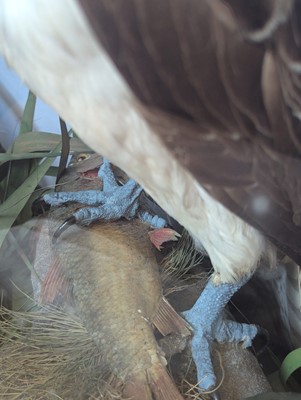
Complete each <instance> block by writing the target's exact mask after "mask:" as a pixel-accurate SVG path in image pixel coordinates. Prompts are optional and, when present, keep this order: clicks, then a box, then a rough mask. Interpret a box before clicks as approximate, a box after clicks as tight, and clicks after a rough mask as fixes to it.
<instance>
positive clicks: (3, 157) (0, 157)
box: [0, 152, 61, 165]
mask: <svg viewBox="0 0 301 400" xmlns="http://www.w3.org/2000/svg"><path fill="white" fill-rule="evenodd" d="M60 154H61V153H60V152H57V153H56V154H53V155H52V156H51V157H58V156H60ZM44 157H50V156H49V153H48V152H43V153H20V154H14V153H4V154H0V165H1V164H3V163H5V162H7V161H15V160H27V159H32V158H44Z"/></svg>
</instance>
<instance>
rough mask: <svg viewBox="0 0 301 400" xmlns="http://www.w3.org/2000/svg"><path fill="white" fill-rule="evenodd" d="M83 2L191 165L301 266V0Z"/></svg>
mask: <svg viewBox="0 0 301 400" xmlns="http://www.w3.org/2000/svg"><path fill="white" fill-rule="evenodd" d="M78 1H79V3H80V4H81V6H82V8H83V10H84V11H85V14H86V15H87V17H88V19H89V21H90V23H91V25H92V27H93V28H94V32H95V33H96V35H97V37H98V39H99V40H100V42H101V44H102V45H103V46H104V47H105V49H106V50H107V52H108V53H109V55H110V56H111V58H112V60H113V61H114V63H115V64H116V66H117V68H118V69H119V71H120V72H121V73H122V75H123V77H124V78H125V79H126V81H127V82H128V84H129V85H130V87H131V89H132V90H133V92H134V93H135V95H136V96H137V97H138V99H139V100H140V101H141V102H142V104H143V105H144V106H145V107H144V108H143V111H142V112H143V113H144V116H145V118H146V119H147V121H148V122H149V124H150V125H151V126H152V127H155V129H154V131H155V132H157V133H158V134H159V135H160V137H161V140H163V141H164V143H165V144H166V146H167V147H168V148H169V149H170V150H171V151H172V152H173V153H174V155H175V156H176V157H177V159H178V160H179V161H180V162H181V163H182V165H183V166H184V167H185V168H187V169H188V170H189V171H190V172H191V173H192V174H193V175H194V177H195V178H197V179H198V181H199V182H200V183H201V185H202V186H203V187H205V188H206V189H207V190H208V192H209V193H210V194H212V195H213V196H214V197H215V198H216V199H218V200H220V201H221V202H222V203H223V204H224V205H226V206H227V207H228V208H229V209H230V210H231V211H233V212H234V213H236V214H238V215H239V216H240V217H242V218H243V219H244V220H246V221H247V222H249V223H250V224H252V225H253V226H255V227H256V228H258V229H259V230H261V231H262V232H264V233H265V234H266V235H267V237H269V238H270V239H271V240H272V241H273V242H274V243H276V244H277V245H278V246H280V248H282V250H284V251H285V252H286V253H288V254H289V255H290V256H291V257H292V258H294V259H295V260H296V261H297V262H298V263H301V240H300V238H301V201H300V199H301V125H300V115H301V79H300V73H301V49H300V46H301V22H300V21H301V2H300V1H298V0H296V1H293V0H232V1H230V0H229V1H221V0H207V1H205V0H203V1H201V0H185V1H183V0H166V1H162V0H152V1H148V0H127V1H126V2H121V1H118V0H78Z"/></svg>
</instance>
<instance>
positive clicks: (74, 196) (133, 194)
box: [43, 159, 166, 228]
mask: <svg viewBox="0 0 301 400" xmlns="http://www.w3.org/2000/svg"><path fill="white" fill-rule="evenodd" d="M98 177H99V178H100V179H101V180H102V182H103V190H102V191H101V190H84V191H79V192H55V193H49V194H45V195H44V196H43V200H44V201H45V202H46V203H48V204H50V205H51V206H59V205H61V204H64V203H67V202H70V201H74V202H78V203H81V204H85V205H89V206H91V207H83V208H81V209H79V210H77V211H76V212H74V214H73V216H74V217H75V220H76V221H77V222H80V223H81V224H83V225H88V224H90V223H91V222H93V221H96V220H99V219H102V220H106V221H115V220H118V219H120V218H126V219H128V220H131V219H133V218H135V217H136V216H138V217H139V218H140V219H141V220H142V221H144V222H146V223H148V224H150V225H151V226H153V227H155V228H162V227H164V226H165V224H166V222H165V220H164V219H163V218H160V217H158V216H153V215H151V214H149V213H148V212H145V211H144V212H142V211H139V212H138V208H139V196H140V194H141V192H142V190H143V189H142V187H141V186H140V185H139V184H138V183H136V182H135V181H134V180H133V179H129V180H128V181H127V182H126V183H125V184H124V185H123V186H120V185H119V184H118V183H117V181H116V179H115V176H114V174H113V172H112V169H111V167H110V163H109V161H108V160H106V159H104V162H103V164H102V166H101V167H100V169H99V172H98Z"/></svg>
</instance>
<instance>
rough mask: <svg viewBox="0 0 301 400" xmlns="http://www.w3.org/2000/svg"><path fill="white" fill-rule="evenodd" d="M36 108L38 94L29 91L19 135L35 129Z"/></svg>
mask: <svg viewBox="0 0 301 400" xmlns="http://www.w3.org/2000/svg"><path fill="white" fill-rule="evenodd" d="M35 108H36V96H35V95H34V94H33V93H32V92H29V93H28V97H27V101H26V104H25V108H24V112H23V115H22V118H21V122H20V130H19V135H23V134H24V133H26V132H31V131H32V130H33V121H34V112H35Z"/></svg>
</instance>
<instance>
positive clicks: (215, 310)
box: [183, 276, 258, 392]
mask: <svg viewBox="0 0 301 400" xmlns="http://www.w3.org/2000/svg"><path fill="white" fill-rule="evenodd" d="M249 278H250V276H247V277H244V278H243V279H242V280H241V281H240V282H237V283H221V284H219V285H216V284H214V283H213V282H212V279H211V280H210V281H209V282H208V283H207V285H206V287H205V289H204V290H203V292H202V294H201V295H200V297H199V298H198V300H197V301H196V303H195V304H194V306H193V307H192V308H191V309H190V310H188V311H185V312H184V313H183V315H184V318H185V319H186V321H187V322H188V323H189V324H190V325H191V326H192V328H193V331H194V333H193V338H192V343H191V346H192V357H193V359H194V362H195V365H196V368H197V375H198V384H199V390H200V392H204V391H210V390H212V389H213V388H214V387H215V386H216V377H215V374H214V370H213V366H212V362H211V342H212V341H213V340H217V341H218V342H220V343H222V342H243V347H249V346H251V344H252V339H253V338H254V337H255V336H256V334H257V332H258V327H257V326H255V325H248V324H241V323H238V322H235V321H230V320H228V319H226V318H225V316H224V313H223V311H224V307H225V306H226V304H227V303H228V301H229V300H230V298H231V297H232V295H233V294H234V293H235V292H236V291H237V290H238V289H240V288H241V287H242V286H243V285H244V284H245V283H246V282H247V281H248V280H249Z"/></svg>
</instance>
